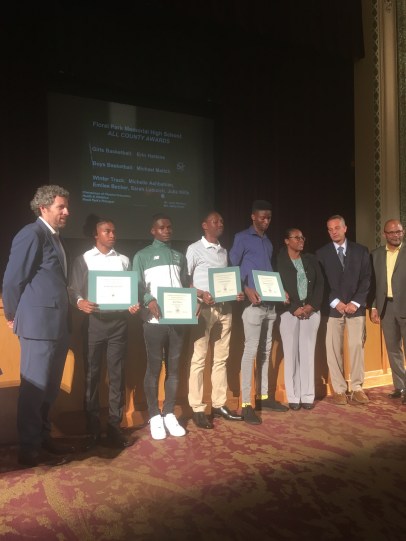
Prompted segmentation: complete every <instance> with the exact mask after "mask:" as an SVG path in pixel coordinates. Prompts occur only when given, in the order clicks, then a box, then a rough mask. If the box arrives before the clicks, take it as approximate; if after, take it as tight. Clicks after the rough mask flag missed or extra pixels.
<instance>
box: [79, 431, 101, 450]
mask: <svg viewBox="0 0 406 541" xmlns="http://www.w3.org/2000/svg"><path fill="white" fill-rule="evenodd" d="M100 442H101V434H100V433H97V434H90V435H89V436H88V437H87V438H86V439H85V440H84V442H83V445H82V447H81V450H82V451H88V450H89V449H93V447H96V445H99V444H100Z"/></svg>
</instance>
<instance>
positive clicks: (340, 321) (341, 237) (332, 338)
mask: <svg viewBox="0 0 406 541" xmlns="http://www.w3.org/2000/svg"><path fill="white" fill-rule="evenodd" d="M327 231H328V234H329V235H330V238H331V240H332V242H329V243H328V244H326V245H325V246H323V247H322V248H320V249H319V250H318V251H317V257H318V259H319V261H320V264H321V266H322V269H323V271H324V275H325V278H326V284H327V285H328V286H329V300H328V302H329V318H328V321H327V333H326V353H327V364H328V367H329V372H330V379H331V384H332V387H333V390H334V396H333V401H334V403H335V404H337V405H346V404H347V403H348V401H347V382H346V380H345V377H344V360H343V341H344V328H345V327H346V328H347V333H348V346H349V348H348V349H349V353H350V365H351V369H350V371H351V391H352V393H351V398H352V401H354V402H355V403H358V404H367V403H368V402H369V399H368V397H367V395H366V394H365V392H364V391H363V389H362V385H363V382H364V372H365V368H364V343H365V312H366V303H367V296H368V291H369V286H370V282H371V264H370V257H369V252H368V249H367V248H366V247H365V246H362V245H361V244H357V243H356V242H352V241H350V240H349V239H347V237H346V232H347V226H346V224H345V220H344V218H343V217H342V216H340V215H334V216H331V217H330V218H329V219H328V220H327Z"/></svg>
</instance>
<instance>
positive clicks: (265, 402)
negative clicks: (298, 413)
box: [255, 398, 289, 412]
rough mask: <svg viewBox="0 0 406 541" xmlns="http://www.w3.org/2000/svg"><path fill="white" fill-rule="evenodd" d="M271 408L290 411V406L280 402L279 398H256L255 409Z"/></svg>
mask: <svg viewBox="0 0 406 541" xmlns="http://www.w3.org/2000/svg"><path fill="white" fill-rule="evenodd" d="M264 408H265V409H269V410H272V411H281V412H282V411H288V410H289V408H287V407H286V406H284V405H283V404H281V403H280V402H278V401H277V400H272V399H271V398H264V399H260V398H257V399H256V400H255V409H256V410H258V411H261V410H262V409H264Z"/></svg>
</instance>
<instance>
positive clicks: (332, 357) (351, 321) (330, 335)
mask: <svg viewBox="0 0 406 541" xmlns="http://www.w3.org/2000/svg"><path fill="white" fill-rule="evenodd" d="M345 326H347V334H348V350H349V354H350V378H351V390H352V391H359V390H360V389H361V388H362V384H363V383H364V372H365V368H364V343H365V316H357V317H345V316H342V317H329V318H328V321H327V333H326V353H327V364H328V368H329V371H330V378H331V384H332V386H333V389H334V392H336V393H345V392H346V391H347V382H346V380H345V377H344V359H343V346H344V328H345Z"/></svg>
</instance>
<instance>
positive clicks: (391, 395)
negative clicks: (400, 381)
mask: <svg viewBox="0 0 406 541" xmlns="http://www.w3.org/2000/svg"><path fill="white" fill-rule="evenodd" d="M388 398H402V389H395V390H394V391H392V392H391V393H389V394H388Z"/></svg>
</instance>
